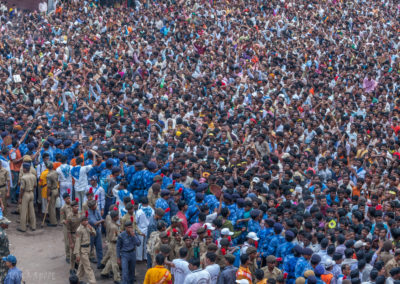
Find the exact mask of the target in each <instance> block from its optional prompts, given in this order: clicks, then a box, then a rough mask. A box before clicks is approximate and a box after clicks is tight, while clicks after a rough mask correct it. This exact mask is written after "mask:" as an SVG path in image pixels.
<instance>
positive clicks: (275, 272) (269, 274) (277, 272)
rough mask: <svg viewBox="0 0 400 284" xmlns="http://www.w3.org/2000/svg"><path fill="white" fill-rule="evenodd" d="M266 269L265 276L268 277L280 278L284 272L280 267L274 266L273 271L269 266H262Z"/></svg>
mask: <svg viewBox="0 0 400 284" xmlns="http://www.w3.org/2000/svg"><path fill="white" fill-rule="evenodd" d="M261 269H262V270H263V271H264V278H266V279H270V278H272V279H275V280H276V278H278V276H279V275H281V274H282V271H280V270H279V268H277V267H274V269H273V270H272V271H269V269H268V266H264V267H263V268H261Z"/></svg>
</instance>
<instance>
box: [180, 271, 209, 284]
mask: <svg viewBox="0 0 400 284" xmlns="http://www.w3.org/2000/svg"><path fill="white" fill-rule="evenodd" d="M183 284H211V276H210V273H208V271H207V270H201V269H197V270H194V271H192V273H191V274H188V275H187V276H186V278H185V282H183Z"/></svg>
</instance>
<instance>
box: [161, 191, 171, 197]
mask: <svg viewBox="0 0 400 284" xmlns="http://www.w3.org/2000/svg"><path fill="white" fill-rule="evenodd" d="M170 194H171V192H170V191H169V190H168V189H163V190H161V197H163V196H167V195H170Z"/></svg>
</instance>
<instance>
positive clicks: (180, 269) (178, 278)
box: [139, 227, 191, 284]
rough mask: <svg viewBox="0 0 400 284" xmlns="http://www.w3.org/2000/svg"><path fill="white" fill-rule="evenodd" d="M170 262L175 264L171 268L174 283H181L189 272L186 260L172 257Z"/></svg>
mask: <svg viewBox="0 0 400 284" xmlns="http://www.w3.org/2000/svg"><path fill="white" fill-rule="evenodd" d="M139 228H140V227H139ZM142 232H143V231H142ZM172 263H173V264H174V265H175V267H172V268H171V273H172V274H173V275H174V283H175V284H181V283H183V281H185V278H186V276H187V275H188V274H190V273H191V271H190V269H189V263H188V262H187V261H186V260H184V259H179V258H178V259H174V260H173V261H172Z"/></svg>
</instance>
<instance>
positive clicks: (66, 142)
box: [63, 139, 72, 147]
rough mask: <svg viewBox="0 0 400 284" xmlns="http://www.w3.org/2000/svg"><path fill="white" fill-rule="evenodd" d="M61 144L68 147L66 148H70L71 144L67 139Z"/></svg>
mask: <svg viewBox="0 0 400 284" xmlns="http://www.w3.org/2000/svg"><path fill="white" fill-rule="evenodd" d="M63 144H64V146H65V147H68V146H70V145H71V144H72V141H71V140H69V139H67V140H64V142H63Z"/></svg>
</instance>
